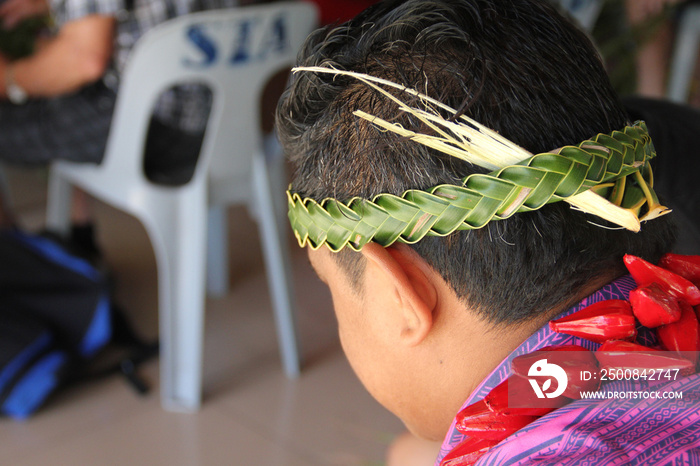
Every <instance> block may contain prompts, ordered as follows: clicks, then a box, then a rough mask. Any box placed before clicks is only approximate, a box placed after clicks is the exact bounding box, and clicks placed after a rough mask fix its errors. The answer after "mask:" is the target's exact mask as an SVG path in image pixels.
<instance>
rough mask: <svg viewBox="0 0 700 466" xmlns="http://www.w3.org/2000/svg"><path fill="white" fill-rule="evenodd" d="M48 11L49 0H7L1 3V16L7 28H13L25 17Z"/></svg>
mask: <svg viewBox="0 0 700 466" xmlns="http://www.w3.org/2000/svg"><path fill="white" fill-rule="evenodd" d="M48 13H49V5H48V3H47V0H7V1H5V2H4V3H3V4H2V5H0V18H2V24H3V26H4V28H5V29H12V28H13V27H15V26H16V25H17V24H19V23H20V22H21V21H22V20H24V19H27V18H31V17H33V16H41V15H44V14H48Z"/></svg>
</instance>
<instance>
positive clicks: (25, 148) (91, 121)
mask: <svg viewBox="0 0 700 466" xmlns="http://www.w3.org/2000/svg"><path fill="white" fill-rule="evenodd" d="M237 4H238V2H237V1H236V0H6V1H4V2H3V3H2V5H0V21H1V22H2V23H1V24H2V27H3V29H5V30H13V29H15V28H18V27H20V26H22V25H23V24H26V22H27V21H31V20H32V19H33V18H50V21H48V23H47V24H50V28H49V29H48V30H47V31H43V32H42V33H40V34H38V35H37V36H36V38H31V39H33V40H32V43H31V45H30V47H27V48H28V49H29V52H28V53H25V54H23V55H21V56H16V57H12V56H10V55H8V54H7V53H5V52H2V53H0V77H2V79H0V161H4V162H8V163H13V164H19V165H24V166H36V165H44V164H47V163H48V162H50V161H52V160H57V159H63V160H71V161H76V162H84V163H100V161H101V160H102V157H103V154H104V150H105V145H106V141H107V135H108V132H109V127H110V123H111V118H112V111H113V109H114V103H115V99H116V93H117V92H118V89H119V76H120V73H121V72H122V71H123V69H124V66H125V64H126V62H127V61H128V58H129V52H130V50H131V48H132V47H133V46H134V44H135V43H136V42H137V41H138V39H139V38H140V37H141V36H142V35H143V34H144V33H145V32H147V31H148V30H150V29H151V28H153V27H154V26H156V25H157V24H160V23H162V22H164V21H167V20H168V19H171V18H174V17H177V16H180V15H185V14H188V13H190V12H194V11H199V10H207V9H215V8H226V7H235V6H237ZM210 100H211V96H210V93H208V92H207V91H206V89H204V88H201V87H198V86H188V87H182V88H176V89H173V90H172V91H171V92H168V93H167V94H165V95H163V96H162V98H161V99H160V101H159V102H158V103H157V105H156V108H155V109H154V115H153V118H152V121H151V125H150V130H149V136H148V140H147V143H146V152H147V156H146V159H145V160H146V163H145V167H144V170H145V171H146V174H147V176H148V177H149V178H150V179H151V180H153V181H156V182H163V183H168V184H179V183H183V182H186V181H188V180H189V177H191V175H192V170H193V167H194V164H195V163H196V156H197V154H198V152H199V146H200V144H201V141H202V138H203V132H204V127H205V125H206V121H207V118H208V112H209V108H210V105H211V102H210ZM75 197H76V199H75V201H74V206H73V222H74V228H73V235H72V236H73V238H72V240H74V242H76V243H77V244H78V245H79V246H81V247H82V248H83V249H84V252H85V253H86V254H88V255H94V254H96V253H97V252H98V251H97V247H96V245H95V243H94V240H93V232H92V226H91V222H90V212H89V209H88V207H89V206H88V200H87V198H86V196H85V195H84V194H83V195H79V196H75ZM6 217H7V215H6ZM4 221H5V223H6V224H7V223H10V222H11V220H10V219H8V218H5V220H4ZM1 222H2V219H0V223H1Z"/></svg>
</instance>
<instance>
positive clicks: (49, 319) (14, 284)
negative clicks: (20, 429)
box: [0, 229, 157, 419]
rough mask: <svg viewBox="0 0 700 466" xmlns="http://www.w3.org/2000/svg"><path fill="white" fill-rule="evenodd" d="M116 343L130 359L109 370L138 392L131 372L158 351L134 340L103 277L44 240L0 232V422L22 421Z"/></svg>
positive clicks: (13, 231) (138, 384)
mask: <svg viewBox="0 0 700 466" xmlns="http://www.w3.org/2000/svg"><path fill="white" fill-rule="evenodd" d="M110 343H113V344H114V343H116V344H119V345H122V346H125V345H126V346H129V348H130V354H129V355H128V356H127V357H125V358H123V359H122V360H121V361H119V362H118V364H117V365H116V366H115V367H110V368H108V369H104V368H102V369H101V370H100V373H101V374H102V373H110V372H113V371H114V370H119V369H121V370H122V371H123V372H124V373H125V374H126V375H127V376H128V377H129V379H130V380H131V381H132V382H134V384H135V385H136V387H137V388H138V389H139V391H140V392H145V391H146V387H145V385H144V384H143V382H142V381H140V380H139V379H138V378H137V377H136V375H135V373H134V368H135V366H136V365H137V364H138V362H140V361H142V360H145V359H146V358H147V357H150V356H151V355H153V354H154V353H155V352H156V351H157V344H146V343H143V342H142V341H141V340H140V339H138V338H137V337H136V336H135V334H134V333H133V332H132V331H131V329H130V327H129V326H128V325H127V324H126V322H125V321H124V319H123V316H122V315H121V313H120V312H119V310H118V308H117V307H116V306H115V305H114V303H113V300H112V299H111V293H110V286H109V283H108V279H107V277H106V274H105V273H103V272H102V271H101V270H99V269H98V268H96V267H95V266H94V265H93V264H92V263H91V262H89V261H88V260H86V259H84V258H82V257H80V256H79V255H77V254H74V253H72V252H71V251H70V249H69V248H68V247H67V245H66V244H63V243H61V242H60V241H58V240H56V239H55V238H51V237H47V236H44V235H35V234H29V233H26V232H23V231H20V230H16V229H11V230H4V231H0V415H5V416H9V417H12V418H15V419H23V418H26V417H28V416H29V415H31V414H32V413H34V412H35V411H36V410H37V409H38V408H39V407H40V406H41V405H42V404H43V403H44V402H45V401H46V399H47V398H48V397H49V395H51V394H52V393H53V392H54V391H55V390H56V389H57V388H59V387H61V386H64V385H65V384H67V383H68V382H69V381H75V380H78V379H81V378H85V377H86V376H88V375H89V376H94V375H96V374H95V373H91V372H90V371H89V370H86V368H87V367H89V366H90V364H91V363H92V362H93V361H94V360H95V359H97V356H98V355H99V354H100V353H101V352H103V351H104V350H105V348H107V346H108V344H110Z"/></svg>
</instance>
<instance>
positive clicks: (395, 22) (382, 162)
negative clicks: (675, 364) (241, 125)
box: [277, 0, 673, 323]
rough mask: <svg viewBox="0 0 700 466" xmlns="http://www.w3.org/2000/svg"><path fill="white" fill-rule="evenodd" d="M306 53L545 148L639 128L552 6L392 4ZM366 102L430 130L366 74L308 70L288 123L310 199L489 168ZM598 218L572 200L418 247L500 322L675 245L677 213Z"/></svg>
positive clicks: (283, 123)
mask: <svg viewBox="0 0 700 466" xmlns="http://www.w3.org/2000/svg"><path fill="white" fill-rule="evenodd" d="M298 61H299V65H303V66H318V65H332V66H334V67H336V68H339V69H345V70H351V71H356V72H360V73H367V74H370V75H372V76H376V77H381V78H385V79H389V80H391V81H394V82H396V83H399V84H402V85H404V86H406V87H408V88H413V89H417V90H420V91H422V92H424V93H426V94H428V95H430V96H431V97H433V98H436V99H438V100H440V101H441V102H443V103H445V104H447V105H449V106H451V107H452V108H455V109H459V111H460V112H464V113H465V114H466V115H468V116H470V117H472V118H474V119H475V120H477V121H479V122H481V123H482V124H484V125H486V126H488V127H490V128H493V129H495V130H496V131H498V132H499V133H501V134H502V135H503V136H505V137H507V138H509V139H510V140H511V141H513V142H515V143H517V144H519V145H520V146H522V147H524V148H525V149H527V150H528V151H530V152H533V153H540V152H545V151H547V150H552V149H555V148H558V147H561V146H564V145H567V144H576V143H579V142H581V141H582V140H584V139H587V138H589V137H591V136H594V135H595V134H597V133H609V132H611V131H613V130H615V129H622V128H623V127H624V126H625V125H626V124H628V121H627V115H626V114H625V111H624V109H623V107H622V104H621V103H620V101H619V99H618V97H617V95H616V94H615V92H614V90H613V89H612V86H611V84H610V82H609V80H608V78H607V75H606V72H605V69H604V67H603V65H602V63H601V61H600V58H599V56H598V54H597V52H596V50H595V48H594V47H593V45H592V44H591V43H590V41H589V40H588V39H587V37H586V36H585V35H584V34H583V33H582V32H580V31H579V30H578V29H577V28H575V27H574V26H573V25H572V24H571V23H570V22H569V21H568V20H567V19H565V18H563V17H562V16H561V15H559V13H557V12H556V10H554V9H553V8H552V7H551V6H549V5H548V4H547V3H545V2H544V1H537V0H433V1H426V0H408V1H385V2H382V3H379V4H376V5H374V6H373V7H370V8H369V9H367V10H365V11H364V12H363V13H361V14H360V15H359V16H357V17H356V18H355V19H353V20H352V21H349V22H347V23H345V24H343V25H340V26H337V27H327V28H324V29H320V30H318V31H316V32H314V33H313V34H312V35H311V36H310V37H309V39H308V40H307V42H306V44H305V46H304V48H303V50H302V51H301V52H300V55H299V60H298ZM396 92H398V91H396ZM401 98H402V99H404V100H410V97H409V96H408V95H406V94H405V93H404V94H402V95H401ZM356 109H362V110H364V111H365V112H367V113H370V114H372V115H375V116H377V117H380V118H384V119H386V120H389V121H395V122H399V123H400V124H402V125H404V126H405V127H409V128H411V129H414V130H417V131H423V132H425V131H429V129H428V128H424V127H423V125H421V124H420V122H418V121H417V120H415V119H414V118H412V117H410V116H408V115H404V114H402V113H405V112H400V111H399V110H398V109H397V107H396V105H395V104H393V103H391V102H390V101H389V99H387V98H386V97H384V96H381V95H379V94H378V93H377V92H376V91H375V90H373V89H371V88H370V87H369V86H367V85H366V84H364V83H362V82H360V81H358V80H356V79H354V78H349V77H343V76H333V75H326V74H320V73H309V72H302V73H298V74H296V75H294V76H293V78H292V80H291V83H290V86H289V88H288V89H287V90H286V92H285V94H284V95H283V97H282V99H281V101H280V104H279V106H278V113H277V125H278V127H277V128H278V133H279V136H280V139H281V141H282V144H283V147H284V149H285V151H286V153H287V154H288V155H289V157H290V158H291V160H292V162H293V164H294V165H295V170H296V171H295V174H294V178H293V180H294V181H293V189H294V190H295V191H297V192H299V193H300V194H301V195H302V196H308V197H312V198H314V199H317V200H321V199H323V198H326V197H335V198H338V199H341V200H348V199H350V198H351V197H353V196H362V197H369V198H371V197H372V196H374V195H376V194H378V193H382V192H388V193H394V194H397V195H400V194H401V193H403V192H404V191H405V190H406V189H409V188H418V189H426V188H429V187H432V186H435V185H437V184H439V183H458V182H459V180H460V179H461V178H463V177H464V176H466V175H468V174H470V173H474V172H479V171H484V170H482V169H480V168H478V167H475V166H472V165H470V164H467V163H464V162H461V161H458V160H456V159H454V158H452V157H449V156H446V155H444V154H441V153H438V152H436V151H433V150H431V149H428V148H426V147H424V146H422V145H420V144H417V143H415V142H412V141H409V140H407V139H404V138H401V137H399V136H396V135H394V134H393V133H388V132H383V131H381V130H379V129H377V128H376V127H375V126H373V125H371V124H369V123H367V122H365V121H364V120H360V119H359V118H357V117H356V116H354V115H353V114H352V112H353V111H354V110H356ZM590 222H596V223H598V224H601V223H604V221H603V220H601V219H598V218H597V217H593V216H589V215H586V214H583V213H581V212H578V211H575V210H573V209H572V208H570V206H569V205H568V204H566V203H564V202H558V203H554V204H551V205H548V206H546V207H544V208H542V209H541V210H539V211H536V212H531V213H519V214H516V215H514V216H512V217H511V218H509V219H506V220H502V221H493V222H491V223H490V224H489V225H487V226H486V227H484V228H483V229H480V230H472V231H463V232H456V233H454V234H452V235H449V236H447V237H444V238H438V237H426V238H424V239H423V240H421V241H419V242H418V243H416V244H415V245H413V246H412V247H413V248H414V249H415V250H416V251H417V252H418V253H419V254H420V255H421V256H422V257H423V258H424V259H425V260H426V261H427V263H428V264H430V266H431V267H433V268H434V269H435V270H436V271H438V272H439V273H440V274H441V275H442V276H443V277H444V278H445V280H446V281H447V282H448V283H449V284H450V285H451V286H452V287H453V288H454V290H455V291H456V293H457V294H458V296H460V298H462V299H463V300H464V301H465V303H466V304H467V305H469V306H471V307H472V308H473V309H475V310H477V311H478V312H480V313H481V314H482V315H484V316H485V317H486V318H488V319H489V320H491V321H492V322H497V323H499V322H503V323H512V322H519V321H522V320H526V319H528V318H531V317H533V316H535V315H536V314H537V313H539V312H542V311H545V310H549V309H553V308H555V307H556V306H561V305H562V304H563V303H568V302H569V301H570V300H571V299H572V298H573V297H575V296H576V295H577V294H578V293H580V290H581V287H583V286H585V285H587V284H588V283H590V281H591V280H593V279H595V278H596V277H599V276H605V275H609V274H610V273H611V270H617V271H619V272H620V273H621V272H622V271H623V270H624V269H622V268H621V267H622V261H621V259H622V255H623V254H625V253H630V254H635V255H638V256H641V257H644V258H646V259H648V260H653V261H655V260H657V259H658V258H659V256H660V255H661V254H662V253H663V252H665V251H666V250H667V249H668V248H669V247H670V245H671V244H672V241H673V231H672V229H671V228H670V223H669V221H668V219H665V218H661V219H658V220H654V221H651V222H648V223H645V224H644V225H643V227H642V232H640V233H636V234H635V233H632V232H629V231H626V230H619V229H618V230H612V229H606V228H601V227H600V226H595V225H592V224H591V223H590ZM348 255H351V257H352V256H357V254H355V253H352V252H348V253H345V254H340V255H339V259H340V264H341V266H343V267H345V268H346V269H354V270H355V271H356V272H357V270H360V271H361V268H359V269H358V268H357V266H356V265H355V266H353V265H352V263H353V260H354V259H348V257H347V256H348Z"/></svg>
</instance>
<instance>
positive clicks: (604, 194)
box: [287, 67, 670, 252]
mask: <svg viewBox="0 0 700 466" xmlns="http://www.w3.org/2000/svg"><path fill="white" fill-rule="evenodd" d="M294 71H295V72H299V71H308V72H317V73H331V74H342V75H346V76H352V77H354V78H356V79H359V80H360V81H362V82H364V83H366V84H367V85H368V86H371V87H373V88H374V89H376V90H377V91H378V92H380V93H382V94H384V95H385V96H386V97H387V98H389V99H391V100H392V101H394V102H395V103H396V104H397V106H398V108H399V109H400V110H401V111H405V112H409V113H411V114H412V115H413V116H415V117H417V118H419V119H420V120H421V121H422V122H423V123H425V124H426V125H428V126H429V127H430V128H431V129H432V130H434V131H435V134H436V135H427V134H422V133H415V132H413V131H410V130H407V129H405V128H403V127H402V126H400V125H398V124H395V123H389V122H387V121H385V120H382V119H379V118H376V117H373V116H371V115H368V114H367V113H365V112H363V111H362V110H356V111H355V112H354V114H355V115H357V116H358V117H359V118H364V119H366V120H368V121H370V122H372V123H373V124H375V125H376V126H378V127H379V128H380V129H382V130H386V131H392V132H395V133H397V134H399V135H401V136H404V137H407V138H410V139H411V140H413V141H415V142H416V143H419V144H423V145H426V146H428V147H431V148H433V149H437V150H439V151H441V152H444V153H446V154H448V155H451V156H453V157H457V158H460V159H462V160H466V161H468V162H471V163H474V164H476V165H478V166H481V167H484V168H486V169H489V170H493V171H491V172H490V173H488V174H472V175H469V176H467V177H465V178H464V179H462V183H461V184H460V185H449V184H443V185H439V186H435V187H433V188H430V189H428V190H426V191H423V190H417V189H411V190H408V191H406V192H404V193H403V195H401V196H396V195H393V194H379V195H377V196H375V197H374V198H373V199H363V198H359V197H355V198H352V199H350V200H349V201H345V202H343V201H340V200H337V199H333V198H327V199H324V200H322V201H320V202H318V201H316V200H314V199H310V198H302V197H301V196H300V195H299V194H297V193H293V192H291V190H290V191H287V199H288V202H289V220H290V222H291V225H292V230H293V231H294V234H295V236H296V238H297V240H298V241H299V245H300V246H302V247H304V246H306V245H307V244H308V245H309V246H310V247H311V248H312V249H318V248H320V247H321V246H322V245H323V244H325V245H326V246H327V247H328V248H329V249H330V250H331V251H334V252H337V251H339V250H341V249H342V248H344V247H345V246H348V247H350V248H352V249H354V250H356V251H358V250H360V249H361V248H362V246H364V245H365V244H366V243H368V242H370V241H374V242H377V243H379V244H381V245H382V246H389V245H391V244H393V243H394V242H395V241H401V242H404V243H415V242H417V241H419V240H421V239H422V238H423V237H425V236H426V235H430V236H446V235H449V234H450V233H452V232H454V231H455V230H471V229H477V228H481V227H483V226H484V225H486V224H487V223H489V222H490V221H492V220H499V219H504V218H508V217H510V216H511V215H513V214H514V213H516V212H527V211H532V210H537V209H539V208H541V207H542V206H544V205H545V204H548V203H551V202H557V201H560V200H564V201H566V202H568V203H569V204H571V205H572V207H574V208H578V209H580V210H582V211H584V212H587V213H590V214H594V215H597V216H599V217H601V218H604V219H606V220H608V221H610V222H612V223H614V224H617V225H620V226H621V227H624V228H627V229H629V230H632V231H639V229H640V222H641V221H645V220H651V219H653V218H656V217H658V216H660V215H664V214H666V213H668V212H669V211H670V210H669V209H667V208H666V207H664V206H662V205H660V204H659V202H658V199H657V197H656V194H655V193H654V191H653V189H652V187H653V176H652V172H651V167H650V166H649V160H650V159H651V158H653V157H654V156H655V155H656V152H655V150H654V146H653V144H652V142H651V138H650V137H649V133H648V131H647V128H646V125H645V123H644V122H643V121H638V122H636V123H634V124H633V125H631V126H627V127H626V128H624V129H622V130H620V131H613V132H612V133H610V134H598V135H597V136H595V137H593V138H591V139H589V140H586V141H583V142H581V143H580V144H578V145H576V146H566V147H563V148H560V149H557V150H555V151H551V152H546V153H542V154H537V155H533V154H531V153H529V152H527V151H526V150H524V149H523V148H521V147H519V146H517V145H516V144H514V143H512V142H511V141H509V140H508V139H506V138H504V137H502V136H500V135H499V134H498V133H496V132H495V131H493V130H491V129H489V128H487V127H485V126H483V125H481V124H480V123H478V122H476V121H474V120H472V119H470V118H468V117H466V116H464V115H460V117H459V119H457V120H456V121H451V120H445V119H444V118H442V117H441V116H440V115H439V114H438V112H437V111H436V110H435V109H436V108H440V109H442V110H446V111H447V112H449V113H452V114H453V115H454V114H455V113H456V112H455V110H453V109H452V108H450V107H448V106H446V105H444V104H442V103H440V102H438V101H436V100H434V99H431V98H430V97H428V96H425V95H423V94H421V93H419V92H417V91H415V90H412V89H408V88H405V87H404V86H400V85H398V84H396V83H393V82H391V81H387V80H383V79H380V78H375V77H372V76H369V75H365V74H360V73H354V72H349V71H341V70H336V69H334V68H328V67H304V68H295V69H294ZM380 85H381V86H389V87H393V88H397V89H400V90H401V91H403V92H406V93H409V94H412V95H414V96H417V97H419V99H420V101H421V102H422V104H423V105H424V109H418V108H414V107H409V106H408V105H406V104H404V103H403V102H402V101H401V100H399V99H398V98H397V97H395V96H393V95H392V94H390V93H389V92H387V91H386V90H385V89H384V88H382V87H381V86H380Z"/></svg>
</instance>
